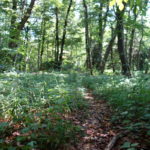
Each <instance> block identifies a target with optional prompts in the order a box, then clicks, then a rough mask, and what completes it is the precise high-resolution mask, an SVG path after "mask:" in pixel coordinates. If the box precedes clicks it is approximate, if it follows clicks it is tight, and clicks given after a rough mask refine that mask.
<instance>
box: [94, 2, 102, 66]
mask: <svg viewBox="0 0 150 150" xmlns="http://www.w3.org/2000/svg"><path fill="white" fill-rule="evenodd" d="M98 45H99V53H98V57H97V58H98V60H97V64H96V68H97V69H99V68H100V66H101V62H102V49H103V3H102V2H101V3H100V13H99V44H98Z"/></svg>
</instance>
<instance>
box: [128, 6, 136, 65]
mask: <svg viewBox="0 0 150 150" xmlns="http://www.w3.org/2000/svg"><path fill="white" fill-rule="evenodd" d="M136 10H137V6H136V4H135V6H134V10H133V12H134V22H136V19H137V14H136ZM134 35H135V26H133V27H132V31H131V38H130V42H129V66H130V68H132V53H133V43H134Z"/></svg>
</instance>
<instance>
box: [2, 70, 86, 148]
mask: <svg viewBox="0 0 150 150" xmlns="http://www.w3.org/2000/svg"><path fill="white" fill-rule="evenodd" d="M83 92H84V89H83V88H82V86H81V78H78V76H77V75H76V74H70V75H67V74H58V73H44V74H43V73H32V74H27V73H21V74H17V73H15V72H14V73H13V72H11V73H7V74H1V75H0V100H1V101H0V112H1V113H0V114H1V115H0V119H1V118H2V123H0V147H2V148H6V149H8V148H9V149H10V148H12V147H13V148H14V149H23V150H24V149H25V150H26V149H27V150H28V149H32V148H42V149H43V148H44V146H45V148H47V147H48V148H51V149H58V148H59V147H60V146H62V145H64V144H65V143H67V142H68V141H70V140H71V141H75V140H76V136H75V135H76V134H77V133H79V131H80V128H79V127H78V126H75V125H73V124H72V123H71V122H70V121H69V120H68V119H67V118H65V115H66V114H68V113H70V112H71V111H75V110H78V109H84V108H85V107H86V106H87V105H86V102H85V101H84V100H83V97H82V96H83ZM0 121H1V120H0ZM9 137H13V140H10V141H9V142H7V138H9ZM18 143H19V144H18Z"/></svg>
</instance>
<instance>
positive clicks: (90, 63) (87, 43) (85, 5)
mask: <svg viewBox="0 0 150 150" xmlns="http://www.w3.org/2000/svg"><path fill="white" fill-rule="evenodd" d="M83 7H84V16H85V42H86V43H85V46H86V55H87V56H86V67H87V68H88V69H89V70H90V74H91V75H92V74H93V71H92V62H91V51H90V39H89V24H88V23H89V17H88V8H87V4H86V0H83Z"/></svg>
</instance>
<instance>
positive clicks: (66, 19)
mask: <svg viewBox="0 0 150 150" xmlns="http://www.w3.org/2000/svg"><path fill="white" fill-rule="evenodd" d="M72 3H73V0H70V2H69V6H68V9H67V13H66V17H65V22H64V27H63V35H62V40H61V47H60V55H59V63H58V69H61V65H62V62H63V52H64V46H65V40H66V32H67V25H68V17H69V13H70V10H71V6H72Z"/></svg>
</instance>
